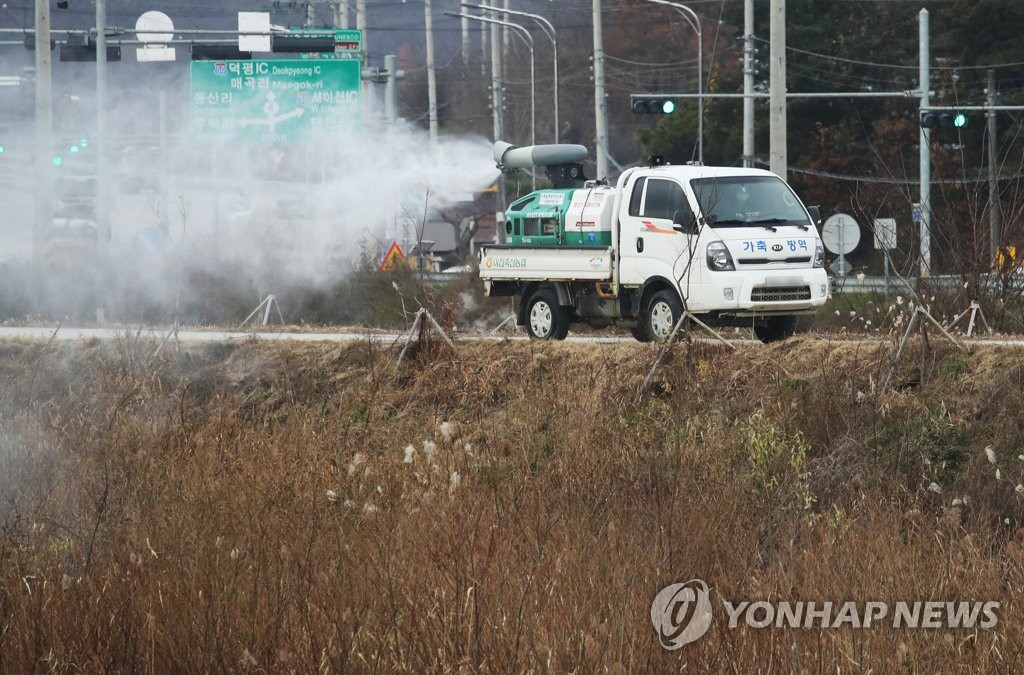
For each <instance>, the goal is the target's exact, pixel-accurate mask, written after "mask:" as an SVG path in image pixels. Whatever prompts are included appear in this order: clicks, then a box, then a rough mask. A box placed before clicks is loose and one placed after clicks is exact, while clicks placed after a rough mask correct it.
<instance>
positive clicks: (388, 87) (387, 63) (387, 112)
mask: <svg viewBox="0 0 1024 675" xmlns="http://www.w3.org/2000/svg"><path fill="white" fill-rule="evenodd" d="M384 70H386V71H388V81H387V83H386V84H385V85H384V119H386V120H387V121H388V124H393V123H394V122H395V121H396V120H397V119H398V105H397V100H398V96H397V85H398V57H397V56H395V55H394V54H388V55H386V56H385V57H384Z"/></svg>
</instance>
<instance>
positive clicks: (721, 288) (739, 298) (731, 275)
mask: <svg viewBox="0 0 1024 675" xmlns="http://www.w3.org/2000/svg"><path fill="white" fill-rule="evenodd" d="M705 274H706V278H707V279H708V281H709V283H707V284H702V286H703V288H701V292H700V293H696V294H694V293H691V294H689V302H688V303H687V306H688V307H689V308H690V309H691V311H694V312H700V311H714V312H716V313H719V314H726V315H728V314H732V315H734V316H771V315H779V314H807V313H812V312H814V311H815V310H816V309H817V308H818V307H821V306H822V305H824V304H825V301H826V300H828V292H829V281H828V274H826V272H825V270H824V269H823V268H815V269H801V270H765V271H762V272H751V271H750V270H743V271H739V272H707V271H706V272H705ZM684 290H685V288H684Z"/></svg>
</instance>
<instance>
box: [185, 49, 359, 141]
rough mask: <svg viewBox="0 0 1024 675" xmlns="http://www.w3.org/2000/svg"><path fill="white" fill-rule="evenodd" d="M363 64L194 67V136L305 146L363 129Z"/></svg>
mask: <svg viewBox="0 0 1024 675" xmlns="http://www.w3.org/2000/svg"><path fill="white" fill-rule="evenodd" d="M360 71H361V68H360V61H359V60H358V59H337V60H325V61H307V60H301V59H268V60H265V61H193V62H192V64H191V70H190V76H191V94H192V98H191V109H192V130H193V132H194V133H196V134H197V135H198V136H199V137H200V138H204V139H209V140H220V141H235V142H245V143H271V144H278V143H300V142H308V141H314V140H318V139H324V138H328V137H330V136H333V135H336V134H338V133H340V132H343V131H345V130H349V129H353V128H355V127H356V126H357V125H358V123H359V110H360V105H359V83H360V74H361V72H360Z"/></svg>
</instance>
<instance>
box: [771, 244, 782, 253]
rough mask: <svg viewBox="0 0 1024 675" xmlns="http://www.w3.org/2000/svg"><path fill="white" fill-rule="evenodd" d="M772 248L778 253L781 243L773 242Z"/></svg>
mask: <svg viewBox="0 0 1024 675" xmlns="http://www.w3.org/2000/svg"><path fill="white" fill-rule="evenodd" d="M772 250H773V251H775V252H776V253H778V252H779V251H781V250H782V244H775V245H773V246H772Z"/></svg>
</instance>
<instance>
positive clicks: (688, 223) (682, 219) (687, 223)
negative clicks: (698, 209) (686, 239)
mask: <svg viewBox="0 0 1024 675" xmlns="http://www.w3.org/2000/svg"><path fill="white" fill-rule="evenodd" d="M672 229H674V230H675V231H676V232H682V233H683V234H697V218H696V217H694V215H693V212H692V211H676V212H675V213H674V214H673V215H672Z"/></svg>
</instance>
